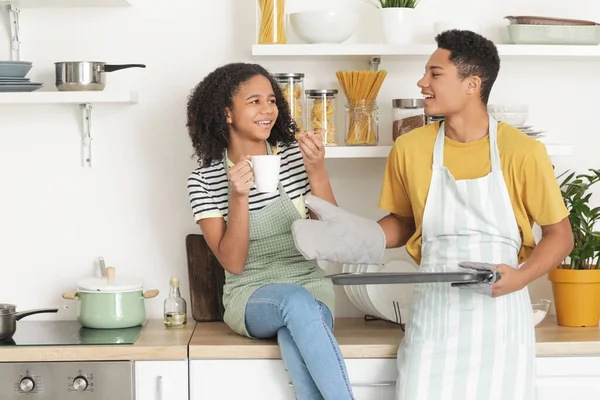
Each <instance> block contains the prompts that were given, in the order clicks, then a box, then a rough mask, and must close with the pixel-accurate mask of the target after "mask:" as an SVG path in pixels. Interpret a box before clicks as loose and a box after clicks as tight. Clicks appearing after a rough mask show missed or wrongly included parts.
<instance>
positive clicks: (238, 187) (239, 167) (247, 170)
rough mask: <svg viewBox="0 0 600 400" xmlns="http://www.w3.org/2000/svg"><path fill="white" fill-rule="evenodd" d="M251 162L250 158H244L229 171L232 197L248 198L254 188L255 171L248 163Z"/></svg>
mask: <svg viewBox="0 0 600 400" xmlns="http://www.w3.org/2000/svg"><path fill="white" fill-rule="evenodd" d="M249 160H250V156H245V157H242V158H241V160H240V161H239V162H238V163H237V164H235V165H234V166H233V167H231V168H229V171H227V176H228V177H229V182H230V185H231V195H232V196H248V194H249V193H250V189H252V187H253V186H254V171H253V170H252V167H251V166H250V163H249V162H248V161H249Z"/></svg>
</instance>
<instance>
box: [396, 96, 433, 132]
mask: <svg viewBox="0 0 600 400" xmlns="http://www.w3.org/2000/svg"><path fill="white" fill-rule="evenodd" d="M392 121H393V128H392V138H393V139H394V141H396V139H397V138H398V136H401V135H404V134H405V133H408V132H410V131H412V130H413V129H415V128H419V127H421V126H424V125H425V123H426V117H425V105H424V102H423V99H394V100H392Z"/></svg>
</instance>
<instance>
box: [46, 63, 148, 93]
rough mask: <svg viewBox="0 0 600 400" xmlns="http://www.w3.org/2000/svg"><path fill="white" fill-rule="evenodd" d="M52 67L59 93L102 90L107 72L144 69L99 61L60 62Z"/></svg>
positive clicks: (132, 65)
mask: <svg viewBox="0 0 600 400" xmlns="http://www.w3.org/2000/svg"><path fill="white" fill-rule="evenodd" d="M54 66H55V73H56V88H57V89H58V90H59V91H85V90H104V88H105V87H106V73H107V72H113V71H119V70H122V69H126V68H146V65H144V64H107V63H105V62H100V61H61V62H56V63H54Z"/></svg>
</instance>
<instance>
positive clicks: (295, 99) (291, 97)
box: [272, 72, 306, 131]
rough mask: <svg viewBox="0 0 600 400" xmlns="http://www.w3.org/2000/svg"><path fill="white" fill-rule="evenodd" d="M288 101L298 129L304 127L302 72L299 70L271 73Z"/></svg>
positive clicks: (304, 100) (304, 99)
mask: <svg viewBox="0 0 600 400" xmlns="http://www.w3.org/2000/svg"><path fill="white" fill-rule="evenodd" d="M272 75H273V78H275V81H276V82H277V83H278V84H279V87H280V88H281V91H282V92H283V97H285V99H286V100H287V102H288V106H289V110H290V114H291V115H292V118H293V119H294V121H295V122H296V126H297V127H298V129H299V130H301V131H303V130H304V129H305V127H304V112H303V109H304V103H305V102H306V98H305V96H304V74H303V73H300V72H293V73H277V74H272Z"/></svg>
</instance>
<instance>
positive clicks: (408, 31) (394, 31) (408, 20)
mask: <svg viewBox="0 0 600 400" xmlns="http://www.w3.org/2000/svg"><path fill="white" fill-rule="evenodd" d="M380 11H381V35H382V37H383V42H384V43H386V44H406V43H409V42H410V41H411V39H412V30H413V19H414V13H415V9H414V8H406V7H389V8H382V9H381V10H380Z"/></svg>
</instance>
